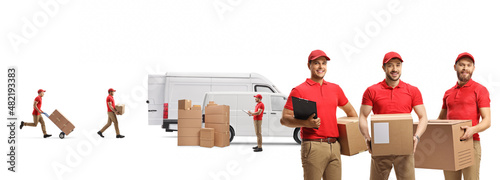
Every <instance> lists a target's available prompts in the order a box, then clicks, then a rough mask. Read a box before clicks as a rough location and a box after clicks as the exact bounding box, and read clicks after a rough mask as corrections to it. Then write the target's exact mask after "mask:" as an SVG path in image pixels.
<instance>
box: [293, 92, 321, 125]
mask: <svg viewBox="0 0 500 180" xmlns="http://www.w3.org/2000/svg"><path fill="white" fill-rule="evenodd" d="M292 105H293V115H294V116H295V118H296V119H301V120H307V119H308V118H309V116H311V114H313V113H314V114H315V115H314V119H316V118H318V112H317V109H316V102H314V101H309V100H307V99H302V98H298V97H293V96H292Z"/></svg>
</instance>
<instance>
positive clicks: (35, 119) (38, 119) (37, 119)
mask: <svg viewBox="0 0 500 180" xmlns="http://www.w3.org/2000/svg"><path fill="white" fill-rule="evenodd" d="M38 122H40V124H41V125H42V132H43V135H45V134H47V131H45V122H44V121H43V118H42V115H33V123H24V125H25V126H32V127H36V126H37V125H38Z"/></svg>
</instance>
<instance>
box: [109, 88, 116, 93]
mask: <svg viewBox="0 0 500 180" xmlns="http://www.w3.org/2000/svg"><path fill="white" fill-rule="evenodd" d="M111 91H113V92H116V90H114V89H113V88H109V89H108V93H109V92H111Z"/></svg>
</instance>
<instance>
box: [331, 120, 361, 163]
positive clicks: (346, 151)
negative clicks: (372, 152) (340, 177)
mask: <svg viewBox="0 0 500 180" xmlns="http://www.w3.org/2000/svg"><path fill="white" fill-rule="evenodd" d="M337 127H338V128H339V143H340V153H341V154H343V155H346V156H352V155H355V154H358V153H360V152H363V151H366V150H368V148H367V147H366V142H365V138H364V137H363V135H362V134H361V132H360V131H359V121H358V118H357V117H341V118H337Z"/></svg>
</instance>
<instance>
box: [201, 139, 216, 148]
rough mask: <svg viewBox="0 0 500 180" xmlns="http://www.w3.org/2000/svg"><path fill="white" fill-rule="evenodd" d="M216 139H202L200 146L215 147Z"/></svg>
mask: <svg viewBox="0 0 500 180" xmlns="http://www.w3.org/2000/svg"><path fill="white" fill-rule="evenodd" d="M214 145H215V144H214V139H210V140H203V139H200V146H201V147H207V148H212V147H214Z"/></svg>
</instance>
